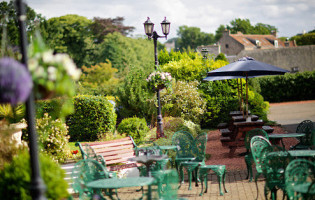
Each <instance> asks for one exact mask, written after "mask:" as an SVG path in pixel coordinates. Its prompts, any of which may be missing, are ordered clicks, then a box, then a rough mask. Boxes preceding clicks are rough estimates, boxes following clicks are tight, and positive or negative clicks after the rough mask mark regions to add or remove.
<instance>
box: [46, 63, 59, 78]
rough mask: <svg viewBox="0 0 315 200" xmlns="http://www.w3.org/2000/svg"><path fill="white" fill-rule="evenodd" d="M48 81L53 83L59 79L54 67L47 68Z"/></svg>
mask: <svg viewBox="0 0 315 200" xmlns="http://www.w3.org/2000/svg"><path fill="white" fill-rule="evenodd" d="M47 72H48V79H49V80H51V81H55V80H56V78H57V69H56V68H55V67H54V66H49V67H48V68H47Z"/></svg>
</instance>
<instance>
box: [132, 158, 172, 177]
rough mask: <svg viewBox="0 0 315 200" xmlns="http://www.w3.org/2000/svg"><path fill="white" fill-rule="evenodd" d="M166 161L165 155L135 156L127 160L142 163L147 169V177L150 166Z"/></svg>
mask: <svg viewBox="0 0 315 200" xmlns="http://www.w3.org/2000/svg"><path fill="white" fill-rule="evenodd" d="M165 159H168V156H167V155H146V156H137V157H133V158H129V159H128V160H129V161H135V162H137V163H142V164H144V165H145V166H146V168H147V176H149V174H150V166H151V165H152V164H153V163H155V162H159V161H162V160H165Z"/></svg>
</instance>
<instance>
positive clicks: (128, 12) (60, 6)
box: [25, 0, 315, 42]
mask: <svg viewBox="0 0 315 200" xmlns="http://www.w3.org/2000/svg"><path fill="white" fill-rule="evenodd" d="M25 1H26V3H27V4H28V6H30V7H31V8H33V9H34V10H35V11H36V13H40V14H42V16H44V17H46V18H47V19H49V18H51V17H60V16H63V15H66V14H77V15H80V16H85V17H87V18H88V19H93V17H101V18H115V17H118V16H119V17H124V19H125V20H124V25H125V26H133V27H135V31H134V32H133V36H139V35H145V34H144V28H143V23H144V22H145V21H146V19H147V17H150V19H151V21H152V22H153V23H154V24H155V30H156V31H157V33H158V34H159V35H162V31H161V26H160V23H161V22H162V21H163V19H164V17H166V18H167V20H168V21H170V22H171V30H170V34H169V36H168V38H173V37H177V31H178V27H180V26H183V25H187V26H189V27H198V28H200V29H201V31H202V32H205V33H213V34H215V31H216V30H217V28H218V27H219V26H220V25H221V24H222V25H229V24H230V22H231V21H232V20H234V19H236V18H241V19H249V20H250V22H251V24H252V25H255V24H256V23H264V24H269V25H272V26H275V27H276V28H278V37H292V36H294V35H296V34H299V33H302V32H303V31H306V32H308V31H310V30H314V29H315V0H151V1H150V0H48V1H45V0H25ZM161 40H162V39H159V41H161ZM161 42H162V41H161Z"/></svg>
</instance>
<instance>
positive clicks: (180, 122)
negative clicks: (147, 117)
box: [163, 117, 201, 138]
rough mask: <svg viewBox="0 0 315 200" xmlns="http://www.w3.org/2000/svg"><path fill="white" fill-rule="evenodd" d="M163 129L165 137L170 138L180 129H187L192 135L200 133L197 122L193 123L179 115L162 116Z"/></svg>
mask: <svg viewBox="0 0 315 200" xmlns="http://www.w3.org/2000/svg"><path fill="white" fill-rule="evenodd" d="M163 130H164V133H165V136H166V137H167V138H172V136H173V134H174V133H175V132H177V131H180V130H183V131H187V132H189V133H191V134H192V135H193V136H194V137H196V136H197V135H198V134H199V133H201V128H200V125H199V124H195V123H193V122H192V121H188V120H184V119H183V118H180V117H164V118H163Z"/></svg>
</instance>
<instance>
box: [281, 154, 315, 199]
mask: <svg viewBox="0 0 315 200" xmlns="http://www.w3.org/2000/svg"><path fill="white" fill-rule="evenodd" d="M313 181H315V164H314V163H312V162H311V161H309V160H305V159H295V160H293V161H291V162H290V163H289V165H288V166H287V168H286V170H285V186H286V192H287V195H288V199H290V200H295V199H299V198H301V197H302V196H301V195H300V194H297V193H295V192H294V190H293V186H294V185H297V184H301V183H306V182H309V183H310V184H311V183H312V182H313Z"/></svg>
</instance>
